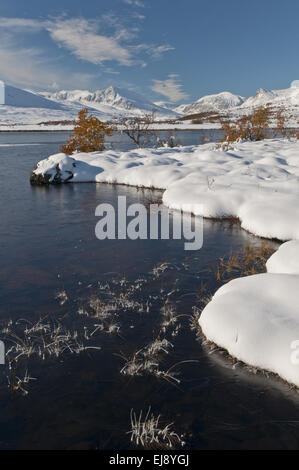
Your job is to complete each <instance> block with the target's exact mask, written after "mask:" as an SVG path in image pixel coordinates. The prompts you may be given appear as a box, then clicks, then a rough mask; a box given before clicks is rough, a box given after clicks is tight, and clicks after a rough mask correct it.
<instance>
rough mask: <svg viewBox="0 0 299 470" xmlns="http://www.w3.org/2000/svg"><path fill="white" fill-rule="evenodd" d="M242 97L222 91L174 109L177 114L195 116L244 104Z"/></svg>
mask: <svg viewBox="0 0 299 470" xmlns="http://www.w3.org/2000/svg"><path fill="white" fill-rule="evenodd" d="M244 100H245V98H243V96H239V95H234V94H233V93H230V92H229V91H223V92H222V93H218V94H216V95H207V96H203V97H202V98H199V99H198V100H197V101H195V102H194V103H190V104H182V105H180V106H178V107H177V108H175V111H176V112H177V113H179V114H185V115H186V114H195V113H204V112H207V111H223V110H226V109H229V108H235V107H236V106H240V105H241V104H242V103H243V102H244Z"/></svg>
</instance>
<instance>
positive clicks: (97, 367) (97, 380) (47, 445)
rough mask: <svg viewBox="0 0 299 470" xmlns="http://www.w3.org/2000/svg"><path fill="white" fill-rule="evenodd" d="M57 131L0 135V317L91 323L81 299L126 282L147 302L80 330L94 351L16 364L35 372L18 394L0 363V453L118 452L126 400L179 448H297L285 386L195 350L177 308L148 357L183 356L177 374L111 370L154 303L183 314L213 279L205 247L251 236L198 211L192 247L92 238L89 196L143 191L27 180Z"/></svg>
mask: <svg viewBox="0 0 299 470" xmlns="http://www.w3.org/2000/svg"><path fill="white" fill-rule="evenodd" d="M181 137H183V138H184V135H183V136H180V138H181ZM65 138H66V135H65V134H63V133H47V134H42V133H36V134H35V133H24V134H22V133H18V134H5V133H1V134H0V165H1V172H0V191H1V226H0V259H1V264H0V289H1V301H0V319H1V321H3V324H5V322H6V321H7V320H8V319H10V318H11V319H13V320H16V319H20V318H22V319H25V320H30V321H32V322H35V321H37V320H38V319H39V318H40V317H42V318H46V317H47V315H48V317H49V318H51V319H53V318H54V319H56V320H58V321H59V322H61V323H62V324H65V325H67V327H68V328H72V329H78V330H80V329H81V330H83V329H84V326H85V328H87V330H88V331H91V330H93V329H94V328H93V326H94V325H95V324H97V322H96V321H95V320H94V319H90V318H86V319H84V318H82V316H80V315H78V309H79V308H80V307H82V306H86V305H88V302H89V299H90V298H91V296H93V295H97V296H100V297H102V298H104V299H107V298H110V299H112V300H115V299H119V298H120V296H121V295H122V294H125V295H127V294H128V292H131V291H132V286H135V287H136V285H137V284H138V282H137V283H136V280H138V279H141V284H142V288H141V289H139V290H138V289H137V288H136V289H135V287H134V289H135V290H134V289H133V291H134V293H133V296H132V298H134V299H135V301H136V302H140V303H144V304H145V303H146V302H148V305H149V308H148V311H138V308H135V306H133V307H132V308H131V307H130V306H129V307H124V308H123V309H121V308H119V311H118V312H117V314H116V316H117V323H118V325H119V327H120V330H119V332H118V334H114V335H111V334H107V333H105V332H101V331H100V332H98V333H97V334H96V335H95V336H94V340H93V341H94V342H93V343H92V344H94V345H96V346H100V347H101V348H102V349H101V350H89V351H88V352H83V353H81V354H79V355H74V354H70V353H69V354H68V353H66V354H64V355H63V356H62V357H59V358H58V359H56V358H53V359H51V360H44V361H43V360H42V359H33V360H32V361H29V362H28V364H27V363H20V368H22V367H23V372H24V370H26V368H27V367H28V372H29V373H30V375H31V376H32V377H34V378H37V380H34V381H31V382H30V383H29V385H28V387H26V389H28V392H29V393H28V395H27V396H23V395H22V393H20V392H12V391H11V390H10V389H8V387H7V379H6V375H7V373H8V371H7V366H0V368H3V370H2V374H0V378H1V382H2V383H1V384H0V407H1V413H0V449H96V448H97V449H128V448H132V445H131V444H130V436H129V435H128V434H127V432H128V431H129V430H130V410H131V409H134V410H135V411H136V412H139V411H140V410H141V409H143V410H144V411H146V410H147V409H148V407H149V406H151V408H152V411H153V413H154V414H155V415H158V414H161V415H162V416H163V418H164V419H165V423H169V422H174V423H175V424H174V428H175V430H176V431H177V432H178V433H180V434H181V433H182V434H184V435H185V440H186V448H192V449H228V448H230V449H239V448H249V449H263V448H267V449H280V448H289V449H295V448H297V447H298V439H299V426H298V404H299V398H298V395H297V394H296V392H294V391H292V390H290V389H289V387H288V386H287V385H284V384H283V383H281V382H279V381H278V380H276V379H275V378H266V377H264V376H260V375H257V376H255V375H252V374H251V373H250V372H248V371H247V370H246V369H244V368H240V367H239V368H235V369H234V368H233V367H232V363H231V362H230V361H229V360H228V359H227V358H226V357H224V356H222V355H221V354H219V353H213V354H209V350H208V349H206V348H205V347H202V346H201V344H200V342H199V341H198V340H196V335H195V333H194V331H191V330H190V327H189V317H188V316H181V317H180V320H179V322H178V323H177V324H176V326H177V325H178V324H180V325H181V327H180V329H179V330H178V331H174V329H171V328H170V329H168V330H167V332H166V333H165V337H166V338H167V339H168V340H169V341H171V342H172V343H173V348H172V349H171V351H170V353H169V354H168V355H164V356H163V358H162V359H161V367H162V368H163V369H164V370H168V369H169V368H170V367H171V366H172V365H174V364H177V363H179V362H180V361H186V360H192V361H194V362H185V363H181V364H178V365H177V366H176V367H175V370H176V372H177V373H179V375H178V376H177V377H178V378H179V379H180V384H176V383H169V382H168V381H167V380H164V379H160V380H159V379H157V377H153V376H151V375H145V376H144V375H143V376H137V377H130V376H124V375H122V374H121V373H120V370H121V369H122V367H123V366H124V361H123V359H122V358H121V357H120V356H121V355H123V356H130V355H131V354H133V353H134V352H135V351H136V350H138V349H139V348H141V347H143V346H144V345H146V344H148V343H149V342H150V341H152V340H153V339H154V338H156V337H157V335H158V334H159V331H160V330H161V321H162V316H161V307H162V306H163V303H164V302H165V299H167V298H168V300H169V299H170V300H169V302H170V304H171V305H172V306H173V307H174V308H175V309H176V312H177V313H178V314H182V315H190V314H191V313H192V307H193V306H196V305H197V304H198V295H199V289H200V286H201V285H203V284H206V285H207V290H208V293H213V292H214V290H215V289H216V281H215V274H214V273H213V271H212V269H211V267H212V266H215V264H216V263H217V260H218V259H219V257H221V256H225V255H228V254H229V253H230V251H231V250H238V249H241V248H242V247H244V246H245V245H246V244H248V243H251V244H253V245H256V246H259V245H260V244H261V240H260V239H258V238H256V237H254V236H252V235H250V234H248V233H246V232H245V231H242V230H241V229H240V228H239V227H238V226H236V225H234V226H231V225H230V224H229V223H217V222H211V221H205V222H204V245H203V248H202V249H201V250H200V251H198V252H195V253H194V252H188V251H184V249H183V242H182V241H177V240H176V241H173V240H168V241H167V240H163V241H161V240H160V241H147V240H142V241H141V240H138V241H130V240H115V241H113V240H106V241H99V240H97V239H96V237H95V234H94V229H95V224H96V221H97V219H96V218H95V216H94V211H95V208H96V206H97V205H98V204H99V203H101V202H110V203H112V204H114V206H115V207H116V201H117V197H118V196H119V195H125V196H127V200H128V203H132V202H136V201H139V202H146V201H147V199H148V197H149V196H148V194H147V193H146V192H142V191H138V190H137V189H135V188H129V187H122V186H110V185H101V184H98V185H96V184H76V185H75V184H74V185H72V184H68V185H62V186H57V187H48V188H47V187H31V186H30V184H29V174H30V171H31V170H32V168H33V167H34V164H35V162H36V161H38V160H40V159H41V158H44V157H47V156H48V155H50V154H52V153H55V152H57V151H58V149H59V146H60V144H61V143H62V142H64V141H65ZM193 139H194V140H193V141H192V134H191V133H188V134H187V135H186V141H184V142H183V143H188V144H193V143H198V139H200V133H198V132H195V133H194V135H193ZM114 146H115V148H122V149H125V148H127V147H128V143H127V142H125V141H123V140H122V138H120V137H118V138H117V139H116V141H114ZM154 196H156V197H157V198H158V197H159V196H160V193H158V192H156V193H155V194H154ZM151 197H152V195H151ZM161 263H167V264H166V265H164V268H163V269H165V270H164V272H162V273H161V275H159V276H157V275H155V274H153V273H152V270H153V267H154V266H156V265H158V264H161ZM163 269H162V271H163ZM124 278H126V280H124ZM105 286H106V287H105ZM61 290H65V291H66V293H67V296H68V301H67V302H66V303H65V304H64V305H60V304H59V302H58V301H57V300H56V299H55V298H54V297H55V293H57V291H61ZM149 299H150V301H149Z"/></svg>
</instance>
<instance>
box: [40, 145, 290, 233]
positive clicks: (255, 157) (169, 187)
mask: <svg viewBox="0 0 299 470" xmlns="http://www.w3.org/2000/svg"><path fill="white" fill-rule="evenodd" d="M298 155H299V142H297V141H289V140H282V139H272V140H264V141H261V142H243V143H238V144H235V145H234V146H233V147H232V148H231V149H230V150H229V151H227V152H225V151H223V150H216V149H215V144H211V143H209V144H204V145H198V146H189V147H177V148H173V149H170V148H158V149H136V150H131V151H128V152H117V151H113V150H109V151H105V152H101V153H91V154H83V153H78V154H75V155H73V156H72V157H68V156H66V155H64V154H57V155H54V156H51V157H49V158H47V159H45V160H42V161H41V162H39V164H38V166H37V169H36V170H35V174H45V173H46V174H48V175H52V176H51V178H52V179H53V178H54V175H56V174H57V171H58V170H57V165H58V168H59V169H60V170H61V171H62V177H61V179H62V181H63V180H64V173H63V172H64V171H67V172H71V173H67V175H68V176H67V179H68V180H69V181H70V182H72V183H76V182H89V181H90V182H108V183H109V182H110V183H111V182H116V183H121V184H128V185H134V186H135V185H136V186H147V187H156V188H162V189H165V190H166V191H165V192H164V194H163V202H164V204H165V205H166V206H168V207H170V208H172V209H178V210H180V209H181V208H182V207H183V205H185V204H188V205H190V204H191V205H194V208H193V210H194V213H195V214H196V215H202V216H205V217H228V216H233V217H238V218H239V219H240V221H241V223H242V227H243V228H245V229H246V230H248V231H250V232H252V233H253V234H255V235H259V236H262V237H266V238H277V239H279V240H283V241H285V240H291V239H299V204H298V202H299V158H298ZM70 175H71V179H69V176H70ZM199 205H200V207H201V213H198V212H197V211H198V207H199Z"/></svg>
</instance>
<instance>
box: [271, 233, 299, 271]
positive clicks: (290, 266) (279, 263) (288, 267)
mask: <svg viewBox="0 0 299 470" xmlns="http://www.w3.org/2000/svg"><path fill="white" fill-rule="evenodd" d="M267 271H268V273H284V274H298V275H299V241H298V240H291V241H289V242H286V243H283V244H282V245H281V246H280V247H279V249H278V250H277V251H276V253H274V254H273V255H272V256H271V257H270V258H269V259H268V261H267Z"/></svg>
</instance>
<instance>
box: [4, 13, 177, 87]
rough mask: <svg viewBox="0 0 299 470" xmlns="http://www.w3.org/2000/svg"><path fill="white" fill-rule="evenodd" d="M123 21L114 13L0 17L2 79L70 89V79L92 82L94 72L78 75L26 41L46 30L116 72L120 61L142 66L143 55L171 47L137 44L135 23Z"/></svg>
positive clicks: (77, 83) (156, 54)
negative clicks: (48, 16) (75, 16)
mask: <svg viewBox="0 0 299 470" xmlns="http://www.w3.org/2000/svg"><path fill="white" fill-rule="evenodd" d="M124 21H125V20H123V19H122V20H120V19H119V18H118V17H116V16H115V15H113V14H112V13H109V14H106V15H102V16H101V17H100V18H97V19H89V20H87V19H85V18H68V17H65V16H64V17H60V18H49V19H26V18H4V17H0V78H3V79H4V80H7V81H10V82H12V83H14V84H18V85H25V86H34V87H38V88H39V89H40V88H42V87H46V88H49V87H51V84H54V83H55V84H56V85H57V86H68V87H70V86H71V83H74V86H75V87H81V86H82V87H83V86H84V87H87V86H88V85H89V84H90V83H92V81H93V78H95V74H85V73H81V72H80V71H79V73H76V71H75V70H74V67H73V66H72V67H71V70H70V68H68V66H67V65H66V64H65V63H63V64H61V61H59V59H58V57H55V56H53V54H50V55H49V54H48V51H47V49H45V48H43V49H39V48H37V47H36V46H34V47H32V48H27V47H25V46H24V45H23V44H24V43H25V41H24V39H26V35H32V34H38V33H40V32H47V33H48V34H49V37H50V38H51V40H52V41H53V42H54V43H55V44H56V45H57V46H58V47H60V48H62V49H65V50H67V51H69V52H70V53H71V54H72V55H74V56H75V57H76V58H78V59H80V60H84V61H86V62H89V63H91V64H94V65H100V66H102V70H103V71H104V72H105V71H106V72H107V73H114V74H118V73H119V72H118V70H114V68H115V66H117V65H120V66H127V67H129V66H134V65H139V66H141V67H144V66H146V62H145V60H144V56H145V55H146V56H148V57H151V58H153V59H156V58H159V57H161V55H162V54H164V53H165V52H167V51H169V50H171V49H173V48H172V47H171V46H169V45H167V44H164V45H163V44H162V45H156V44H143V43H138V42H137V40H136V38H137V36H138V34H139V29H138V27H136V22H135V23H134V25H133V26H132V25H131V24H127V25H124ZM37 38H38V36H37ZM26 42H27V41H26ZM36 43H38V41H35V42H34V44H36ZM43 44H44V43H43ZM43 47H44V46H43ZM20 64H21V66H20ZM111 66H113V69H112V67H111ZM80 69H81V67H80ZM95 73H96V74H98V73H97V72H95ZM56 85H55V86H56ZM91 86H92V85H91Z"/></svg>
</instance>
